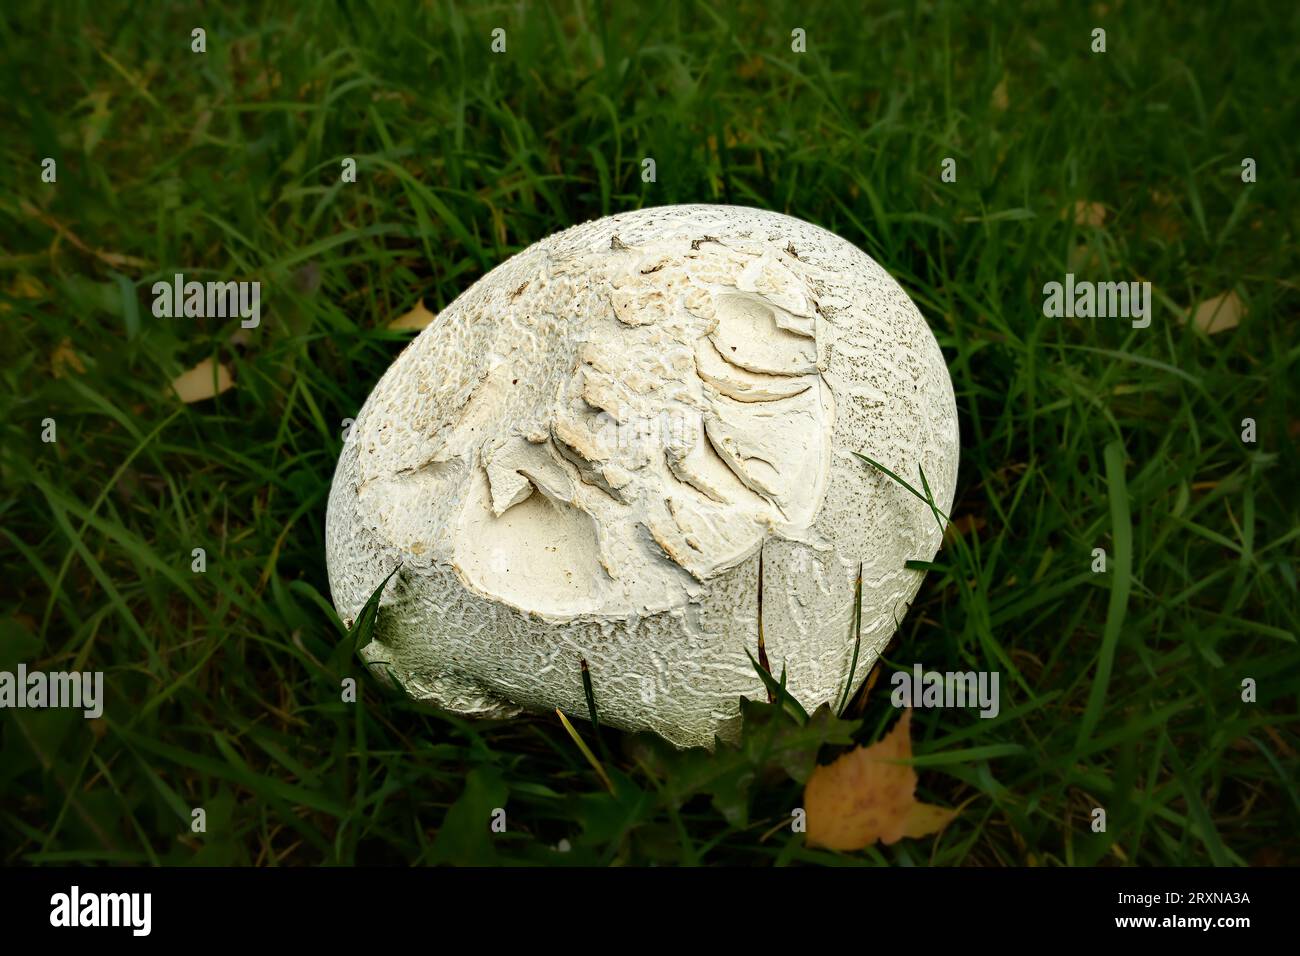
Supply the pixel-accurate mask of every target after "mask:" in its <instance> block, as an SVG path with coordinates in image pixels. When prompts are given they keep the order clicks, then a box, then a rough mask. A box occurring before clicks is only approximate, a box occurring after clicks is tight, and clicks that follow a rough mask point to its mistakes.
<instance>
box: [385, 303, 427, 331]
mask: <svg viewBox="0 0 1300 956" xmlns="http://www.w3.org/2000/svg"><path fill="white" fill-rule="evenodd" d="M435 318H437V316H436V315H435V314H434V313H433V312H430V311H429V310H428V309H426V308H425V307H424V300H423V299H421V300H420V301H419V302H417V303H415V308H414V309H412V310H411V311H410V312H407V313H406V314H405V315H400V316H398V317H397V318H395V319H393V321H391V322H389V323H388V328H390V329H393V330H394V331H398V332H405V331H408V330H414V331H416V332H418V331H419V330H420V329H423V328H425V327H426V326H427V325H428V324H429V323H430V322H432V321H433V320H434V319H435Z"/></svg>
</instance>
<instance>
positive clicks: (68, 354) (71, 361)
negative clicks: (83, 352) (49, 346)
mask: <svg viewBox="0 0 1300 956" xmlns="http://www.w3.org/2000/svg"><path fill="white" fill-rule="evenodd" d="M50 371H51V372H52V373H53V375H54V377H55V378H63V376H64V375H66V374H67V373H68V372H76V373H78V374H84V373H85V371H86V366H84V365H83V364H81V357H80V356H79V355H77V353H76V352H75V351H73V348H72V339H64V340H63V341H62V342H60V343H59V344H58V345H57V346H56V347H55V349H54V351H53V352H52V353H51V354H50Z"/></svg>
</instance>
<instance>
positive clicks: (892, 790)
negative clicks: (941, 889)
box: [803, 709, 957, 850]
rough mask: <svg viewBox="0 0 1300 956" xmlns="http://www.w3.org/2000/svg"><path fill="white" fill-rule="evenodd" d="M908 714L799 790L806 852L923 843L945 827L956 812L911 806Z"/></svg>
mask: <svg viewBox="0 0 1300 956" xmlns="http://www.w3.org/2000/svg"><path fill="white" fill-rule="evenodd" d="M911 726H912V711H911V710H910V709H909V710H905V711H903V716H902V717H901V718H899V720H898V723H896V724H894V728H893V729H892V730H891V731H890V732H889V733H887V734H885V736H884V737H882V738H881V739H880V740H879V741H877V742H876V743H874V744H872V745H871V746H870V747H855V748H854V749H853V750H850V751H849V752H848V753H846V754H844V755H843V756H841V757H840V758H839V759H838V760H836V761H835V762H834V763H831V764H827V765H825V766H818V767H816V768H814V770H813V772H812V774H811V776H809V777H808V784H807V786H805V788H804V797H803V799H804V810H805V811H806V812H807V814H808V832H807V833H806V834H805V840H806V842H807V843H808V845H809V846H822V847H826V848H827V849H830V850H861V849H863V848H865V847H868V846H870V845H871V844H873V843H875V842H876V841H877V840H879V841H880V842H882V843H884V844H886V845H888V844H891V843H897V842H898V841H899V840H901V839H902V838H903V837H913V838H915V837H923V836H927V835H929V834H931V833H934V832H935V831H937V830H941V829H942V828H943V827H945V826H947V824H948V822H949V821H950V820H952V818H953V817H955V816H956V815H957V811H955V810H948V809H945V808H943V807H934V806H930V805H928V804H924V803H917V802H916V771H915V770H913V769H912V767H911V765H910V764H907V763H899V762H898V761H906V760H910V759H911V757H912V735H911Z"/></svg>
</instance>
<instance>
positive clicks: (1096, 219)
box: [1061, 199, 1106, 227]
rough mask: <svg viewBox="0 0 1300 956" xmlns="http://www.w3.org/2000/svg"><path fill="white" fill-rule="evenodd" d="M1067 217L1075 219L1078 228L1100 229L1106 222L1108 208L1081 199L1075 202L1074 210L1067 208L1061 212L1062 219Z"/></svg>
mask: <svg viewBox="0 0 1300 956" xmlns="http://www.w3.org/2000/svg"><path fill="white" fill-rule="evenodd" d="M1066 217H1071V218H1073V219H1074V224H1075V225H1076V226H1094V227H1098V226H1102V225H1104V224H1105V222H1106V207H1105V206H1103V205H1102V204H1101V203H1099V202H1089V201H1088V200H1086V199H1080V200H1078V201H1076V202H1075V204H1074V208H1073V209H1070V208H1066V209H1063V210H1062V211H1061V218H1062V219H1065V218H1066Z"/></svg>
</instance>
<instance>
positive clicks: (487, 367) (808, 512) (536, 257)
mask: <svg viewBox="0 0 1300 956" xmlns="http://www.w3.org/2000/svg"><path fill="white" fill-rule="evenodd" d="M854 452H860V453H862V454H864V455H866V456H868V457H870V458H873V459H875V460H876V461H879V462H881V463H882V464H884V465H886V466H887V467H889V468H890V469H891V470H893V471H895V472H896V473H898V474H900V475H902V476H904V477H907V478H908V480H909V481H911V480H912V479H913V478H914V477H916V476H917V475H918V469H920V468H923V469H924V471H925V475H926V478H927V479H928V481H929V485H930V488H931V490H932V492H933V494H934V495H935V503H936V504H937V505H938V507H939V508H940V509H942V510H944V511H947V510H948V509H949V508H950V507H951V504H952V497H953V492H954V487H955V483H956V477H957V460H958V432H957V414H956V406H955V402H954V399H953V392H952V383H951V380H950V379H949V377H948V372H947V369H946V367H945V365H944V361H943V356H942V354H941V353H940V351H939V347H938V344H937V343H936V342H935V339H934V336H933V335H932V334H931V332H930V330H929V328H928V327H927V326H926V323H925V320H924V319H923V318H922V317H921V314H920V312H919V311H918V310H917V309H916V307H915V306H914V305H913V304H912V302H911V300H910V299H909V298H908V297H907V295H906V293H904V292H903V290H902V288H901V287H900V286H899V285H898V283H897V282H895V281H894V280H893V279H892V278H890V277H889V275H887V274H886V273H885V271H884V270H883V269H882V268H881V267H880V266H879V265H878V264H877V263H876V262H874V261H873V260H872V259H871V258H870V257H868V256H867V255H866V254H865V253H863V252H862V251H861V250H859V249H857V248H856V247H855V246H853V245H852V244H850V243H848V242H846V241H845V240H843V239H841V238H839V237H838V236H836V235H834V234H833V233H830V232H827V231H826V230H824V229H821V228H820V227H817V226H814V225H811V224H809V223H806V222H803V221H801V220H798V219H794V218H792V217H790V216H785V215H781V214H779V213H774V212H767V211H764V210H759V209H751V208H746V207H738V206H713V205H687V206H665V207H657V208H651V209H642V210H638V211H636V212H630V213H622V214H619V215H616V216H610V217H607V218H604V219H600V220H596V221H594V222H588V223H585V224H583V225H580V226H575V227H574V228H571V229H567V230H565V231H564V232H560V233H557V234H555V235H552V236H550V237H548V238H546V239H544V240H542V241H540V242H537V243H535V244H533V245H531V246H529V247H528V248H527V249H525V250H523V251H522V252H520V253H519V254H518V255H516V256H514V257H513V258H511V259H509V260H508V261H506V262H505V263H503V264H502V265H500V266H498V267H497V268H495V269H493V270H492V271H491V272H489V273H488V274H487V275H486V276H484V277H483V278H482V279H480V280H479V281H478V282H476V283H475V284H474V285H473V286H471V287H470V288H469V289H468V290H467V291H466V292H465V293H464V294H463V295H461V296H460V297H459V298H457V299H456V301H455V302H453V303H452V304H451V305H450V306H448V307H447V308H446V309H444V310H443V311H442V312H441V313H440V314H439V315H438V317H437V318H436V320H435V321H433V322H432V323H431V324H430V325H429V326H428V327H427V328H426V329H425V330H424V331H423V332H422V333H420V335H419V336H418V337H417V338H416V339H415V340H414V341H413V342H411V344H410V345H409V346H408V347H407V348H406V349H405V351H403V352H402V353H401V355H399V356H398V357H397V359H396V360H395V361H394V362H393V364H392V366H391V367H390V368H389V369H388V371H387V372H386V373H385V374H384V376H383V377H382V378H381V379H380V381H379V383H378V384H377V385H376V386H375V389H374V391H373V392H372V393H371V394H370V397H369V398H368V399H367V400H366V403H365V405H364V407H363V408H362V410H361V412H360V414H359V415H358V416H357V419H356V422H355V424H354V425H353V427H352V429H351V431H350V434H349V436H348V440H347V441H346V442H345V444H344V448H343V452H342V455H341V457H340V459H339V464H338V469H337V471H336V472H335V476H334V483H333V486H332V488H331V491H330V499H329V507H328V513H327V517H326V545H327V549H328V565H329V577H330V587H331V590H332V592H333V599H334V603H335V606H336V608H337V609H338V611H339V614H340V616H341V617H342V618H343V619H344V620H345V622H348V623H349V624H350V623H351V621H352V620H354V619H355V617H356V616H357V614H358V613H359V611H360V609H361V607H362V606H363V605H364V604H365V602H366V600H367V598H368V597H369V596H370V595H371V593H372V592H373V591H374V589H375V588H376V587H377V586H378V585H379V583H380V582H381V581H383V580H384V578H385V577H386V576H387V575H388V574H389V573H390V572H391V571H393V569H394V568H400V570H399V571H398V573H397V574H396V575H394V577H393V579H392V580H391V581H390V582H389V584H388V586H387V587H386V588H385V591H384V594H383V596H382V598H381V603H380V608H381V611H380V615H379V619H378V624H377V627H376V631H375V637H374V639H373V640H372V641H371V643H369V644H368V645H367V646H366V647H364V648H363V649H362V651H361V654H362V657H363V658H364V659H365V660H366V661H367V663H368V664H369V665H370V666H371V669H372V671H373V672H374V673H375V674H376V676H378V677H379V678H380V679H382V680H385V681H388V682H396V683H397V684H399V685H401V686H402V687H403V688H404V689H405V690H406V691H407V692H408V693H409V694H411V695H412V696H413V697H416V698H419V699H424V700H428V701H429V702H431V703H433V704H435V705H437V706H440V707H443V708H445V709H447V710H450V711H453V712H456V713H460V714H469V715H483V716H496V717H500V716H508V715H511V714H515V713H518V712H519V711H520V710H521V709H536V710H542V709H551V708H555V707H559V708H561V709H563V710H565V711H567V712H569V713H574V714H579V715H582V714H585V713H586V710H587V708H586V701H585V696H584V691H583V684H582V679H581V670H580V662H581V661H583V660H585V661H586V662H587V665H588V667H589V669H590V672H591V677H592V681H593V686H594V691H595V699H596V703H597V708H598V713H599V715H600V718H601V720H602V721H603V722H606V723H609V724H611V725H613V726H617V727H621V728H624V729H627V730H651V731H654V732H655V733H658V734H660V735H661V736H663V737H665V738H666V739H668V740H669V741H671V742H673V743H675V744H677V745H679V746H690V745H705V746H711V745H712V744H713V741H714V737H715V735H721V736H723V737H728V736H730V735H732V734H733V733H734V732H735V730H736V726H737V720H738V713H739V698H740V697H742V696H747V697H750V698H758V697H762V696H763V695H764V694H765V691H764V689H763V686H762V683H761V681H760V679H759V676H758V675H757V673H756V672H755V670H754V667H753V665H752V663H751V660H750V655H753V656H754V657H757V656H758V654H757V650H758V640H759V637H758V635H759V611H760V608H759V601H760V595H761V601H762V633H763V639H764V646H765V651H766V655H767V658H768V660H769V662H770V665H771V668H772V670H773V672H774V673H776V674H780V673H781V671H782V670H784V671H785V674H786V679H787V687H788V689H789V690H790V692H791V693H792V694H793V695H794V696H795V697H796V698H797V699H798V700H799V701H800V702H801V703H802V704H804V705H805V706H806V707H808V708H809V709H810V710H811V709H812V708H814V707H816V706H818V705H820V704H822V703H824V702H827V701H831V702H833V701H835V700H836V699H838V697H839V696H840V695H841V693H842V692H843V690H844V687H845V683H846V681H849V680H850V679H852V681H853V682H854V683H855V685H856V683H858V682H860V681H861V680H862V679H864V678H865V676H866V675H867V673H868V672H869V670H870V669H871V666H872V664H873V663H874V661H875V658H876V656H877V655H878V653H879V651H880V650H881V649H882V648H883V647H884V645H885V644H886V643H887V641H888V640H889V637H890V636H891V635H892V634H893V632H894V630H895V628H896V626H897V624H898V622H900V621H901V620H902V618H903V616H904V614H905V613H906V610H907V606H908V602H909V601H910V600H911V599H912V597H913V596H914V595H915V593H916V590H917V588H918V587H919V586H920V582H921V579H922V577H923V572H921V571H916V570H909V569H907V568H906V567H905V566H904V565H905V562H906V561H908V560H909V559H918V560H929V559H930V558H932V557H933V556H934V553H935V552H936V551H937V549H938V547H939V543H940V539H941V531H940V528H939V526H938V524H937V522H936V521H935V518H934V515H933V514H932V512H931V511H930V509H929V508H928V507H927V506H926V505H924V504H923V503H922V502H920V501H918V500H917V499H915V498H914V497H912V496H911V495H910V494H909V493H908V492H907V491H906V490H904V489H903V488H901V487H899V486H898V485H897V484H895V483H894V482H893V481H891V480H890V479H888V478H887V477H886V476H884V475H882V474H880V473H878V472H877V471H876V470H875V469H872V468H868V467H867V466H865V465H864V464H863V463H862V461H861V460H860V459H858V458H856V457H855V456H854V454H853V453H854ZM760 569H761V570H760ZM760 573H761V577H762V587H761V589H760V586H759V585H760V582H759V578H760ZM859 573H860V574H861V579H862V585H861V589H862V614H861V621H860V630H859V635H858V636H859V637H860V649H859V651H858V655H857V656H858V660H857V665H856V669H855V671H854V673H853V675H852V678H850V668H851V661H852V658H853V655H854V646H855V634H854V633H853V626H852V625H853V616H854V615H853V608H854V603H855V593H856V581H857V579H858V576H859Z"/></svg>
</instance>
